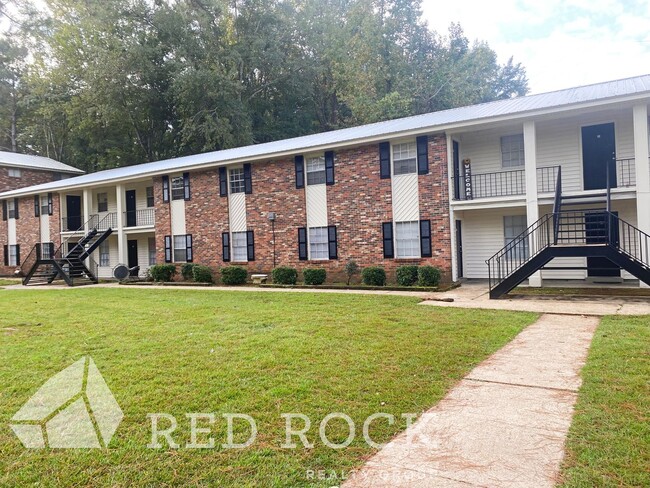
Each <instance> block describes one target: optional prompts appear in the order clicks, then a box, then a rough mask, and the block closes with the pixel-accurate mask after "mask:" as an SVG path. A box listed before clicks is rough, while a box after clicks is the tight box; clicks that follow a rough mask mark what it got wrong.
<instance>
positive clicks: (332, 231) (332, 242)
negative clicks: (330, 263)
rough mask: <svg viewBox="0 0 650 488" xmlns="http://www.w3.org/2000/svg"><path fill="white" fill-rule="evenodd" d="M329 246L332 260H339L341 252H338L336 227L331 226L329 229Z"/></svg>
mask: <svg viewBox="0 0 650 488" xmlns="http://www.w3.org/2000/svg"><path fill="white" fill-rule="evenodd" d="M327 244H328V245H329V246H328V247H329V254H330V259H338V258H339V252H338V243H337V240H336V226H335V225H330V226H329V227H328V228H327Z"/></svg>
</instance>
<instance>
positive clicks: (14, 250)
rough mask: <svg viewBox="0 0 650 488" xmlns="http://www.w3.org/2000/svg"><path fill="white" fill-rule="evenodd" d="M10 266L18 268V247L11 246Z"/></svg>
mask: <svg viewBox="0 0 650 488" xmlns="http://www.w3.org/2000/svg"><path fill="white" fill-rule="evenodd" d="M9 266H18V246H12V245H10V246H9Z"/></svg>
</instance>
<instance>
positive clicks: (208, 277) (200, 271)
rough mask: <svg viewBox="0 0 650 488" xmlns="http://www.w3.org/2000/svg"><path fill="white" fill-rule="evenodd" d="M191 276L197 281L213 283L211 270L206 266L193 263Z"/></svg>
mask: <svg viewBox="0 0 650 488" xmlns="http://www.w3.org/2000/svg"><path fill="white" fill-rule="evenodd" d="M192 278H193V279H194V281H196V282H197V283H214V279H213V278H212V270H211V269H210V268H209V267H208V266H202V265H198V264H197V265H194V266H193V267H192Z"/></svg>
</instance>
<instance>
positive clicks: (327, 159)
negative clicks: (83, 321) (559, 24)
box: [0, 75, 650, 285]
mask: <svg viewBox="0 0 650 488" xmlns="http://www.w3.org/2000/svg"><path fill="white" fill-rule="evenodd" d="M649 102H650V75H648V76H642V77H637V78H630V79H626V80H619V81H613V82H608V83H601V84H597V85H591V86H586V87H579V88H573V89H568V90H561V91H557V92H553V93H547V94H541V95H532V96H528V97H521V98H517V99H510V100H504V101H498V102H491V103H486V104H481V105H475V106H469V107H462V108H458V109H452V110H446V111H441V112H436V113H431V114H425V115H420V116H414V117H408V118H404V119H398V120H392V121H387V122H381V123H377V124H371V125H366V126H361V127H355V128H351V129H344V130H338V131H332V132H327V133H322V134H315V135H311V136H305V137H299V138H294V139H288V140H283V141H277V142H272V143H266V144H259V145H254V146H247V147H242V148H236V149H230V150H225V151H217V152H213V153H206V154H199V155H194V156H188V157H183V158H177V159H171V160H166V161H159V162H154V163H148V164H142V165H138V166H131V167H125V168H117V169H112V170H107V171H102V172H98V173H93V174H88V175H83V176H79V177H76V178H73V179H69V180H66V181H58V182H51V183H46V184H42V185H37V186H33V187H29V188H22V189H18V190H14V191H9V192H5V193H2V194H0V199H2V200H3V201H4V205H5V206H6V207H7V212H8V215H7V220H5V221H3V222H2V225H1V226H0V241H2V242H4V243H6V244H7V246H8V247H7V259H6V262H8V263H9V265H8V267H5V268H4V269H3V270H4V271H5V272H9V271H11V270H13V269H15V266H14V265H15V263H16V262H17V260H16V252H15V246H17V245H20V248H21V249H23V254H24V252H25V251H27V252H29V251H30V250H31V249H32V248H33V246H34V245H35V244H36V243H39V242H43V243H45V242H53V243H54V245H53V246H51V247H52V248H54V247H58V246H59V245H60V243H61V242H63V241H66V240H69V241H70V242H76V240H78V239H79V237H80V236H81V235H82V234H83V232H84V231H88V230H90V229H91V228H98V229H100V230H102V229H104V228H107V227H109V226H110V227H111V228H113V230H114V232H113V234H112V235H110V236H109V237H108V239H107V240H106V241H104V242H103V243H102V244H101V245H100V246H99V248H98V249H97V250H95V251H94V253H93V256H94V260H95V261H97V263H98V265H99V268H98V269H99V274H100V276H104V277H109V276H110V274H111V270H112V268H113V267H114V266H115V265H116V264H118V263H124V264H128V265H129V266H133V265H136V264H137V265H140V266H141V267H142V268H143V269H144V268H146V267H148V266H149V265H151V264H153V263H163V262H175V263H181V262H187V261H193V262H196V263H201V264H207V265H209V266H212V267H214V268H218V267H221V266H224V265H228V264H240V265H243V266H246V267H247V268H248V269H249V271H251V272H268V271H270V270H271V269H272V268H273V267H274V266H276V265H290V266H295V267H298V268H304V267H308V266H319V267H325V268H326V269H327V270H328V275H329V277H330V279H341V278H342V276H343V268H344V266H345V263H346V262H347V261H348V260H349V259H354V260H355V261H357V262H358V263H359V265H361V266H362V267H363V266H368V265H382V266H384V267H385V268H386V269H387V270H388V271H389V276H393V274H392V273H393V271H394V269H395V268H396V267H397V266H400V265H402V264H407V263H408V264H411V263H413V264H431V265H435V266H439V267H440V268H441V269H442V270H443V273H444V275H445V278H446V279H447V280H456V279H459V278H486V277H488V266H487V265H486V260H488V259H489V258H490V257H491V256H493V255H494V254H495V253H497V252H499V251H500V250H502V248H504V246H506V245H508V246H510V248H509V249H506V250H505V251H503V254H502V255H500V256H499V259H498V262H499V266H500V267H501V268H503V269H506V268H507V270H506V271H504V272H505V273H507V274H511V272H512V271H513V269H514V270H516V269H517V268H521V267H524V265H528V267H530V266H532V264H535V263H534V262H533V263H531V261H533V258H537V260H538V261H539V260H541V258H542V257H544V256H543V255H542V254H539V255H538V253H539V251H540V249H542V248H544V246H546V245H547V244H548V242H549V241H548V239H547V241H545V243H542V245H541V246H540V242H541V239H542V236H541V234H540V232H541V231H539V230H534V231H533V232H532V233H531V235H530V236H526V237H522V232H524V231H526V229H527V228H529V226H531V225H533V224H536V225H537V227H540V228H541V226H542V225H544V226H545V227H544V230H545V231H548V229H549V226H548V225H547V224H548V219H546V220H544V217H543V216H544V215H545V214H547V213H549V212H553V208H554V205H555V206H556V208H557V203H556V202H555V200H556V198H555V192H556V189H557V188H558V180H561V187H562V193H561V196H562V201H563V202H564V205H565V207H564V208H565V209H569V208H572V209H573V210H574V212H573V213H571V214H569V212H565V213H563V217H562V218H561V219H559V220H558V221H557V222H554V223H553V226H552V227H551V231H553V230H554V229H556V232H560V233H561V235H560V241H562V242H561V243H564V244H571V245H572V246H574V247H575V246H576V245H577V244H583V245H581V246H580V252H583V253H584V252H588V253H591V254H592V255H591V256H590V257H589V258H587V257H585V255H581V256H572V257H563V258H555V259H553V260H552V261H551V262H550V263H542V264H544V265H545V267H546V269H545V270H544V271H542V272H541V273H540V272H537V273H535V274H533V275H532V276H531V278H530V283H531V284H532V285H539V284H541V278H542V277H543V278H545V279H548V278H557V279H587V278H589V277H596V276H607V277H608V279H611V278H612V277H614V275H616V274H618V276H619V277H620V278H619V279H621V278H632V276H631V275H629V274H628V273H626V272H624V273H623V274H622V275H621V271H620V267H618V266H617V268H616V269H615V270H614V269H611V264H608V263H609V261H608V260H605V261H607V262H604V261H603V259H602V256H601V257H600V258H599V257H598V256H595V255H594V254H595V253H594V252H593V251H589V250H587V251H585V250H586V249H587V247H586V246H587V244H594V243H597V242H599V241H598V238H599V235H600V234H598V232H599V230H602V229H601V228H602V226H603V222H602V219H601V218H600V217H599V215H604V213H603V212H604V211H605V210H606V206H607V205H610V207H607V208H609V210H611V211H612V212H613V213H614V215H618V217H620V219H621V221H620V223H619V221H618V220H617V221H616V228H617V229H619V227H620V229H619V230H617V231H616V234H617V239H619V241H620V242H621V247H623V246H624V244H623V243H624V240H625V234H624V232H628V233H629V232H637V231H639V230H640V231H643V232H645V233H648V232H650V163H649V158H648V154H649V150H648V104H649ZM608 166H609V167H610V168H611V172H610V179H609V181H610V187H611V188H612V189H611V198H607V193H608V192H607V190H606V188H607V171H606V168H607V167H608ZM560 168H561V171H560ZM559 175H561V177H560V176H559ZM577 197H580V198H577ZM608 201H609V202H610V203H608ZM12 202H14V203H12ZM575 203H579V204H580V208H577V207H575V206H572V207H569V205H574V204H575ZM37 207H38V208H39V210H36V208H37ZM12 208H13V209H14V213H15V209H16V208H18V209H19V212H18V214H19V218H18V219H16V218H11V217H10V215H9V214H10V211H11V209H12ZM598 209H600V210H603V212H601V213H600V214H598V213H597V212H594V213H593V215H592V211H595V210H598ZM580 212H581V213H580ZM616 213H617V214H616ZM36 214H38V215H39V216H38V217H36V216H35V215H36ZM568 218H571V219H573V220H572V221H571V222H569V221H566V219H568ZM540 219H541V220H540ZM599 219H600V220H599ZM627 223H630V224H632V225H633V226H635V227H634V228H630V227H626V225H627ZM555 224H558V225H557V227H556V225H555ZM537 227H535V228H534V229H537ZM79 228H81V230H80V231H77V230H78V229H79ZM637 228H638V229H637ZM557 229H560V230H559V231H558V230H557ZM561 229H565V230H566V231H567V232H568V231H571V232H573V238H572V239H573V240H572V241H571V242H568V240H565V238H566V236H567V235H568V234H562V232H564V231H562V230H561ZM632 229H634V230H632ZM538 234H540V235H538ZM578 234H580V236H581V237H580V238H577V237H576V236H578ZM619 234H620V235H619ZM644 235H645V234H643V233H641V234H638V233H635V234H634V239H637V240H638V241H639V242H641V243H642V244H640V245H638V246H637V245H636V244H635V246H636V247H635V249H634V250H630V249H627V250H624V249H621V251H626V252H627V254H629V256H628V257H629V258H630V259H635V260H636V261H635V262H636V265H638V266H641V265H642V264H643V263H647V262H648V257H647V254H643V253H642V252H641V251H642V247H643V245H645V242H646V241H643V239H645V238H644V237H643V236H644ZM557 236H558V234H556V238H557ZM551 240H552V239H551ZM578 241H580V242H578ZM617 242H618V241H617ZM12 245H13V246H14V250H13V251H12V249H11V246H12ZM66 245H69V244H66ZM590 249H592V250H593V249H595V246H591V248H590ZM628 251H630V252H628ZM558 252H559V251H558ZM562 252H564V251H562ZM572 253H573V254H579V252H578V250H577V249H574V250H573V251H572ZM562 255H563V256H564V255H566V254H562ZM644 260H645V261H644ZM495 262H496V261H495V260H493V261H492V265H493V276H492V278H494V269H496V268H494V264H495ZM504 263H505V264H504ZM639 263H641V264H639ZM619 264H620V263H619ZM504 266H505V268H504ZM644 266H645V265H644ZM641 267H643V266H641ZM501 268H499V269H501ZM626 269H628V268H626ZM629 269H632V268H629ZM634 269H636V268H634ZM643 269H644V270H645V268H643ZM644 272H645V271H644ZM637 275H638V274H637ZM597 279H600V278H597Z"/></svg>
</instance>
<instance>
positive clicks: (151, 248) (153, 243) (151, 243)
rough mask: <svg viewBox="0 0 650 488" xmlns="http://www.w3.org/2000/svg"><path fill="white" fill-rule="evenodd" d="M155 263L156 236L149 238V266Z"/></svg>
mask: <svg viewBox="0 0 650 488" xmlns="http://www.w3.org/2000/svg"><path fill="white" fill-rule="evenodd" d="M154 264H156V238H155V237H150V238H149V266H153V265H154Z"/></svg>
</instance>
